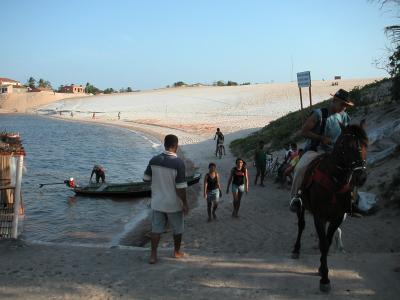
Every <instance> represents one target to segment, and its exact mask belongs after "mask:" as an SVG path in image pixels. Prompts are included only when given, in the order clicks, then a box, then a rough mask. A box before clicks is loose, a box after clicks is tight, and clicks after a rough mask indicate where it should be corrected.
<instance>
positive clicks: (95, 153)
mask: <svg viewBox="0 0 400 300" xmlns="http://www.w3.org/2000/svg"><path fill="white" fill-rule="evenodd" d="M3 129H6V130H7V131H12V132H19V133H20V135H21V137H22V140H23V145H24V147H25V150H26V157H25V163H24V165H25V167H26V172H24V174H23V185H22V193H23V195H22V196H23V201H24V206H25V220H24V232H23V235H22V237H23V238H24V239H26V240H28V241H43V242H64V243H65V242H66V243H94V244H109V245H110V244H117V243H118V241H119V239H120V238H122V237H123V236H124V234H125V233H126V232H127V231H128V230H131V229H132V228H133V227H134V225H135V223H137V222H138V221H139V220H140V219H142V218H143V217H144V216H146V214H147V212H148V210H149V209H148V201H149V200H148V199H125V200H117V199H110V198H93V197H90V198H89V197H81V196H79V197H77V196H75V194H74V193H73V191H72V190H70V189H69V188H67V187H66V186H65V185H54V186H44V187H42V188H39V184H41V183H49V182H50V183H52V182H63V181H64V180H65V179H67V178H69V177H73V178H75V180H76V182H77V183H81V184H86V183H87V182H88V181H89V178H90V173H91V170H92V167H93V165H94V164H101V165H102V166H103V167H104V168H105V170H106V180H107V181H109V182H127V181H141V178H142V176H143V171H144V169H145V168H146V165H147V163H148V161H149V159H150V158H151V157H152V156H153V155H155V154H157V153H158V152H159V151H160V148H159V147H158V146H157V145H156V144H154V143H153V142H152V141H151V140H150V139H148V138H146V137H144V136H142V135H140V134H135V133H133V132H132V131H129V130H127V129H121V128H116V127H111V126H102V125H91V124H86V123H77V122H67V121H62V120H54V119H48V118H43V117H36V116H16V115H0V130H3Z"/></svg>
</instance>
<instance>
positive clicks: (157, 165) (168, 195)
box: [143, 151, 187, 213]
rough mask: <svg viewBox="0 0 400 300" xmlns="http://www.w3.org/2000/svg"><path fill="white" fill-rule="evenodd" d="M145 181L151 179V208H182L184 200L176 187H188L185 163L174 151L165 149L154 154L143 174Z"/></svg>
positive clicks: (175, 210)
mask: <svg viewBox="0 0 400 300" xmlns="http://www.w3.org/2000/svg"><path fill="white" fill-rule="evenodd" d="M143 180H144V181H151V208H152V209H154V210H157V211H161V212H168V213H171V212H178V211H181V210H182V200H181V199H180V198H179V197H178V195H177V194H176V189H184V188H186V187H187V183H186V175H185V163H184V162H183V160H182V159H180V158H179V157H177V155H176V154H175V153H173V152H169V151H164V152H163V153H161V154H159V155H156V156H154V157H153V158H152V159H151V160H150V162H149V164H148V166H147V168H146V170H145V172H144V176H143Z"/></svg>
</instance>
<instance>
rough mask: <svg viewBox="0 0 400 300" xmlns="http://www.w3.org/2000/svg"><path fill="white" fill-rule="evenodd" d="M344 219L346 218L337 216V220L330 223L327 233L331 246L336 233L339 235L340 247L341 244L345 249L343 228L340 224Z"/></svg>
mask: <svg viewBox="0 0 400 300" xmlns="http://www.w3.org/2000/svg"><path fill="white" fill-rule="evenodd" d="M343 220H344V218H343V217H340V218H337V219H336V220H334V221H333V222H330V223H329V226H328V230H327V234H326V237H327V238H328V243H329V246H330V245H331V244H332V239H333V236H334V235H335V233H336V236H337V235H339V237H338V245H339V247H340V246H341V247H342V249H343V243H342V230H341V229H340V228H339V226H340V224H342V222H343Z"/></svg>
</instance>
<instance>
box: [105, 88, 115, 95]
mask: <svg viewBox="0 0 400 300" xmlns="http://www.w3.org/2000/svg"><path fill="white" fill-rule="evenodd" d="M103 93H104V94H112V93H114V89H113V88H107V89H105V90H104V92H103Z"/></svg>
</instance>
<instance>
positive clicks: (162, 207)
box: [143, 89, 354, 264]
mask: <svg viewBox="0 0 400 300" xmlns="http://www.w3.org/2000/svg"><path fill="white" fill-rule="evenodd" d="M353 105H354V104H353V103H352V102H351V101H350V99H349V93H348V92H347V91H345V90H343V89H340V90H338V91H337V92H336V93H335V94H334V95H333V100H332V102H331V103H330V105H329V107H328V108H322V109H315V110H313V112H312V113H311V115H310V116H309V117H308V119H307V120H306V122H305V123H304V125H303V127H302V130H301V133H302V135H303V136H304V137H305V138H306V145H305V148H304V150H302V149H300V150H297V145H296V144H292V145H291V151H290V154H289V153H288V154H289V155H288V157H287V167H286V168H285V170H284V172H283V174H284V175H285V176H290V178H291V177H292V173H293V174H294V175H293V182H292V190H291V195H292V201H291V205H297V204H298V201H300V202H301V199H300V198H299V193H300V192H301V191H299V190H300V187H301V183H302V180H303V177H304V173H305V170H306V168H307V165H308V164H309V163H310V162H311V161H312V160H313V159H314V158H315V157H316V156H318V155H319V154H320V153H323V152H330V151H332V149H333V144H334V143H335V141H336V139H337V138H338V137H339V135H340V133H341V126H346V125H348V124H349V122H350V118H349V116H348V114H347V113H346V112H345V110H346V108H347V107H350V106H353ZM214 139H217V147H216V153H217V151H218V147H219V143H218V140H222V144H223V140H224V138H223V135H222V133H221V132H220V130H219V129H218V130H217V133H216V135H215V138H214ZM164 147H165V151H164V152H163V153H161V154H159V155H157V156H154V157H153V158H152V159H151V160H150V161H149V164H148V166H147V168H146V170H145V172H144V177H143V180H144V181H149V182H150V181H151V182H152V198H151V208H152V234H151V254H150V260H149V262H150V263H151V264H154V263H156V262H157V248H158V244H159V241H160V236H161V233H163V232H164V231H165V226H166V224H167V222H169V224H170V225H171V227H172V231H173V237H174V251H173V257H175V258H180V257H183V256H184V253H183V252H182V251H181V241H182V233H183V229H184V215H185V214H187V213H188V203H187V196H186V187H187V183H186V180H185V164H184V162H183V160H182V159H180V158H179V157H178V156H177V154H176V152H177V149H178V137H176V136H175V135H167V136H166V137H165V139H164ZM254 165H255V167H256V169H257V174H256V177H255V182H254V183H255V184H257V182H258V179H260V185H264V183H263V182H264V176H265V168H266V153H265V152H264V142H262V141H260V142H259V145H258V147H257V149H256V151H255V155H254ZM230 187H231V192H232V196H233V210H232V217H238V213H239V208H240V202H241V198H242V195H243V193H245V192H246V193H247V192H248V191H249V180H248V171H247V167H246V163H245V161H244V160H243V159H241V158H238V159H237V160H236V164H235V166H234V167H233V168H232V169H231V172H230V176H229V179H228V182H227V187H226V193H229V188H230ZM203 196H204V198H205V199H206V200H207V213H208V221H211V220H212V218H214V219H216V218H217V216H216V210H217V208H218V202H219V198H220V197H221V196H222V185H221V178H220V175H219V173H218V171H217V167H216V164H215V163H210V164H209V170H208V173H207V174H206V175H205V178H204V190H203Z"/></svg>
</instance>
